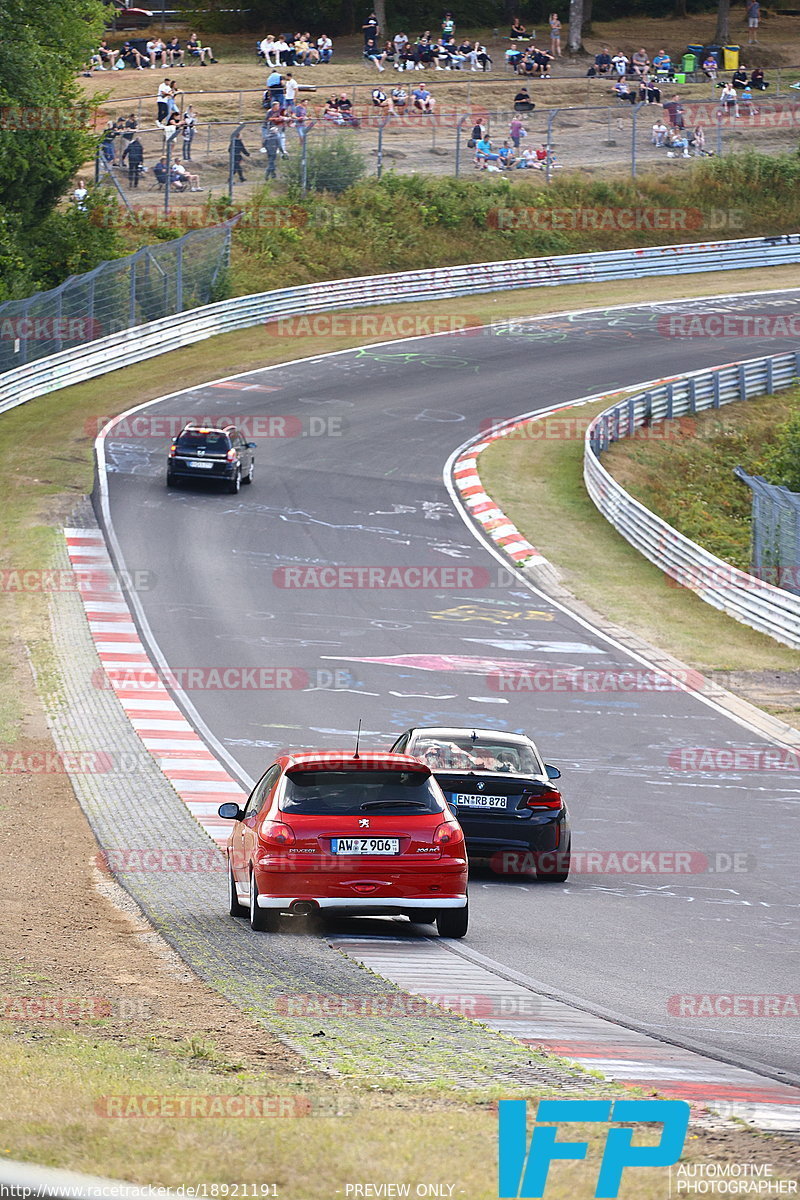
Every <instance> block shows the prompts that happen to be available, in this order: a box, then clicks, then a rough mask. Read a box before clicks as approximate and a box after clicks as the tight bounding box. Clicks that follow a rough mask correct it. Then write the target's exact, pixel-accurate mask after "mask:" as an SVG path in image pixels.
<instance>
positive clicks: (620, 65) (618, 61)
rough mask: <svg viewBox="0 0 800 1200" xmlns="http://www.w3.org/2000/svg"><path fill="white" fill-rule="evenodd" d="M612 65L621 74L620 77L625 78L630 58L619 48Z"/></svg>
mask: <svg viewBox="0 0 800 1200" xmlns="http://www.w3.org/2000/svg"><path fill="white" fill-rule="evenodd" d="M611 65H612V67H613V68H614V70H615V71H616V72H617V74H618V75H619V77H620V79H624V78H625V76H626V75H627V73H628V58H627V57H626V55H624V54H623V53H622V51H621V50H618V51H617V53H616V54H615V55H614V57H613V58H612V60H611Z"/></svg>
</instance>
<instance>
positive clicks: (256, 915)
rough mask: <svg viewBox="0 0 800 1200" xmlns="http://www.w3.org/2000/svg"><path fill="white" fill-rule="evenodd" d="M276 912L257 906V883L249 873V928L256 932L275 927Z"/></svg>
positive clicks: (263, 931) (276, 922) (268, 930)
mask: <svg viewBox="0 0 800 1200" xmlns="http://www.w3.org/2000/svg"><path fill="white" fill-rule="evenodd" d="M277 925H278V914H277V913H276V912H275V911H274V910H272V909H270V908H259V907H258V884H257V883H256V877H255V875H254V874H253V873H252V871H251V873H250V928H251V929H255V930H256V932H257V933H269V932H270V931H271V930H274V929H276V928H277Z"/></svg>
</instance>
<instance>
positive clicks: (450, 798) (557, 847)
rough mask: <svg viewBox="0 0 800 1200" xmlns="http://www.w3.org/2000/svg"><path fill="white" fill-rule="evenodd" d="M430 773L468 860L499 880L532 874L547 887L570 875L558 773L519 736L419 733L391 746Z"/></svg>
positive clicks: (568, 839) (445, 730)
mask: <svg viewBox="0 0 800 1200" xmlns="http://www.w3.org/2000/svg"><path fill="white" fill-rule="evenodd" d="M392 753H394V754H410V755H412V757H414V758H418V759H420V760H421V761H422V762H424V763H425V764H426V765H427V766H428V767H430V769H431V771H432V772H433V774H434V776H435V777H436V780H437V782H438V783H439V785H440V787H441V789H442V791H443V792H444V794H445V797H446V799H447V802H448V804H449V805H450V806H451V808H452V809H453V810H454V812H455V813H456V815H457V817H458V820H459V823H460V825H461V828H462V829H463V830H464V835H465V837H466V840H467V852H468V854H469V855H470V857H471V858H481V859H489V861H490V863H491V865H492V867H493V868H494V869H495V870H496V871H497V872H498V873H500V874H533V871H534V869H535V871H536V877H537V878H538V879H541V880H544V881H548V882H551V883H563V882H564V881H565V880H566V879H567V876H568V875H569V868H570V851H571V833H570V826H569V814H568V812H567V806H566V804H565V803H564V798H563V796H562V795H561V793H560V791H558V789H557V788H556V787H554V784H553V781H554V780H556V779H559V778H560V776H561V772H560V771H559V770H558V768H557V767H553V766H549V765H547V764H546V763H544V762H543V761H542V758H541V756H540V754H539V751H538V750H537V749H536V746H535V745H534V743H533V742H532V741H531V739H530V738H529V737H526V736H525V734H519V733H503V732H499V731H496V730H492V729H456V728H445V727H433V726H431V727H422V726H420V727H417V728H414V729H407V730H406V731H405V733H402V734H401V735H400V737H399V738H398V739H397V741H396V742H395V743H394V745H393V746H392Z"/></svg>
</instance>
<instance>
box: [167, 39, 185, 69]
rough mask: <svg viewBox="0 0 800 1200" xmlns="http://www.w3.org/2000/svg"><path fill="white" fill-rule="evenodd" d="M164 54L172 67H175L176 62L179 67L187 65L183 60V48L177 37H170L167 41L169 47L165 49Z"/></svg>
mask: <svg viewBox="0 0 800 1200" xmlns="http://www.w3.org/2000/svg"><path fill="white" fill-rule="evenodd" d="M164 54H165V57H166V59H167V61H168V62H169V65H170V66H171V67H174V66H175V63H176V62H177V64H178V66H179V67H185V66H186V63H185V62H184V61H183V50H181V44H180V42H179V41H178V39H177V38H176V37H174V38H170V40H169V41H168V42H167V47H166V50H165V51H164Z"/></svg>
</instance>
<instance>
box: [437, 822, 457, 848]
mask: <svg viewBox="0 0 800 1200" xmlns="http://www.w3.org/2000/svg"><path fill="white" fill-rule="evenodd" d="M463 840H464V834H463V833H462V832H461V826H460V825H456V823H455V821H445V822H444V823H443V824H442V825H439V826H437V828H436V830H435V831H434V834H433V844H434V846H454V845H455V844H456V843H457V842H463Z"/></svg>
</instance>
